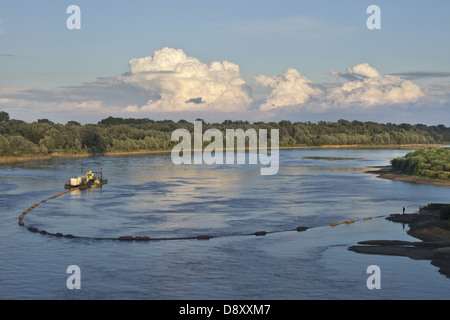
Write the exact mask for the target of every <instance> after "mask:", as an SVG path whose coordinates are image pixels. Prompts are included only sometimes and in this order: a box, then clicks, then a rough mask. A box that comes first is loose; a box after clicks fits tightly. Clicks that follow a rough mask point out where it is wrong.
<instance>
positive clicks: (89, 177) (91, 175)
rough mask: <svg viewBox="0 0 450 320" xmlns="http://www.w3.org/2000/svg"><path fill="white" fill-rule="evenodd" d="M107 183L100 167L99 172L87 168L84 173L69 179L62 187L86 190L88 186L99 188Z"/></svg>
mask: <svg viewBox="0 0 450 320" xmlns="http://www.w3.org/2000/svg"><path fill="white" fill-rule="evenodd" d="M107 183H108V180H107V179H103V172H102V169H101V168H100V172H92V170H89V172H87V173H86V174H84V175H81V176H78V177H76V178H71V179H70V181H67V182H66V184H65V185H64V188H65V189H79V190H86V189H89V188H99V187H101V186H102V185H104V184H107Z"/></svg>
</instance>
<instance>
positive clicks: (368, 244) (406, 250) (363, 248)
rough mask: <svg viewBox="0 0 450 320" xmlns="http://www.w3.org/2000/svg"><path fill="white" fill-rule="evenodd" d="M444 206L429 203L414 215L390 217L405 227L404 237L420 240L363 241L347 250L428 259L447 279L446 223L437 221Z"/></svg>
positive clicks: (449, 244) (449, 226)
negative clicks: (408, 236)
mask: <svg viewBox="0 0 450 320" xmlns="http://www.w3.org/2000/svg"><path fill="white" fill-rule="evenodd" d="M443 205H444V204H429V205H428V206H426V207H423V208H421V209H420V211H419V213H417V214H392V215H390V216H389V217H387V218H386V219H387V220H389V221H393V222H397V223H403V224H407V225H408V226H409V230H408V234H409V235H411V236H412V237H414V238H417V239H419V240H422V241H398V240H365V241H360V242H358V245H355V246H350V247H349V248H348V249H349V250H351V251H355V252H358V253H365V254H382V255H394V256H404V257H409V258H411V259H416V260H430V261H431V264H433V265H434V266H436V267H438V268H439V272H440V273H442V274H444V275H445V276H446V277H448V278H450V222H449V220H441V218H440V211H441V207H442V206H443Z"/></svg>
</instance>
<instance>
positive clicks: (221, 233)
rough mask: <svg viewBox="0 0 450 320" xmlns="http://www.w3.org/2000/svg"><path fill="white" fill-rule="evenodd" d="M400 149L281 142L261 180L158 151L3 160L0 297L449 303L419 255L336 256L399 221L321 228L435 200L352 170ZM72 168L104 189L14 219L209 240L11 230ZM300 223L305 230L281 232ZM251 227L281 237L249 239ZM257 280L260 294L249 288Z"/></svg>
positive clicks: (431, 190)
mask: <svg viewBox="0 0 450 320" xmlns="http://www.w3.org/2000/svg"><path fill="white" fill-rule="evenodd" d="M408 151H410V150H407V149H389V150H370V149H364V150H357V149H352V150H325V149H299V150H295V149H294V150H280V170H279V172H278V174H277V175H274V176H261V175H260V168H259V165H249V164H245V165H181V166H176V165H173V164H172V162H171V158H170V155H169V154H162V155H139V156H114V157H91V158H87V159H55V160H48V161H41V162H31V163H22V164H15V165H3V166H2V167H1V175H0V191H1V192H2V193H1V194H2V195H1V196H0V207H1V208H3V209H2V212H1V213H0V222H1V225H2V226H3V233H2V234H1V235H0V237H1V241H2V243H3V244H6V245H3V246H2V247H1V248H0V252H1V254H2V256H4V257H8V259H3V260H2V261H1V262H0V284H1V288H2V289H1V290H0V298H6V299H11V298H12V299H15V298H36V297H37V295H38V296H39V297H40V298H44V299H46V298H50V299H54V298H56V299H58V298H63V299H72V298H74V299H76V298H84V299H104V298H132V299H141V298H145V299H161V298H162V299H180V298H181V299H202V298H206V299H209V298H212V299H227V298H228V299H253V298H255V299H304V298H306V299H309V298H320V299H334V298H344V299H347V298H350V299H352V298H356V299H359V298H368V299H372V298H373V299H379V298H382V299H390V298H425V299H427V298H432V299H436V298H437V299H440V298H449V297H450V296H449V295H448V292H450V291H449V290H448V289H449V288H450V280H447V279H445V278H443V277H442V276H441V275H440V274H439V273H438V272H437V268H435V267H433V266H431V265H430V264H429V263H427V262H426V261H414V260H411V259H408V258H399V257H380V256H369V255H361V254H357V253H354V252H350V251H348V250H347V247H348V246H350V245H353V244H355V243H356V242H358V241H361V240H368V239H399V240H401V239H410V237H409V236H408V235H407V234H406V231H405V230H402V227H401V225H396V224H393V223H390V222H387V221H385V220H384V219H373V220H370V221H364V222H363V221H359V222H358V223H355V224H351V225H342V226H338V227H329V226H328V224H329V223H330V222H335V221H343V220H346V219H357V220H362V218H364V217H375V216H379V215H387V214H390V213H395V212H400V210H401V208H402V207H403V206H405V207H406V208H407V212H414V211H416V210H418V208H419V207H420V206H422V205H426V204H428V203H430V202H445V201H448V194H449V191H450V189H449V188H446V187H435V186H428V185H418V184H410V183H404V182H398V181H389V180H384V179H378V178H376V177H375V176H374V175H369V174H364V173H363V172H364V171H365V170H367V167H370V166H379V165H387V164H388V163H389V159H392V158H394V157H397V156H402V155H404V154H405V153H406V152H408ZM81 168H86V169H87V168H88V169H92V170H97V169H99V168H103V172H104V176H105V178H107V179H108V181H109V183H108V184H107V185H105V186H103V188H101V189H97V190H87V191H82V192H80V191H76V192H70V193H69V194H67V195H65V196H62V197H59V198H56V199H53V200H50V201H47V202H46V203H45V204H41V205H40V206H39V207H37V208H36V209H34V210H33V211H32V212H31V213H30V214H29V215H27V216H26V218H25V221H26V224H27V225H32V226H35V227H37V228H39V229H45V230H47V231H49V232H61V233H63V234H74V235H77V236H82V237H105V238H108V237H119V236H127V235H131V236H150V237H152V238H166V237H169V238H170V237H172V238H173V237H190V236H197V235H203V234H208V235H211V236H213V238H212V239H211V240H209V241H197V240H184V241H179V240H178V241H155V242H120V241H95V240H89V239H61V238H55V237H50V236H44V235H40V234H35V233H32V232H28V231H27V230H26V229H24V228H20V227H18V226H17V216H18V214H19V213H20V212H22V211H23V210H24V209H26V208H27V207H28V206H29V205H31V204H33V203H36V201H40V200H42V199H47V198H48V197H49V196H51V195H54V194H56V193H58V192H60V191H61V190H62V189H63V185H64V182H65V181H66V180H67V178H69V177H71V176H74V175H76V174H78V173H79V172H80V169H81ZM301 225H304V226H308V227H311V228H312V229H309V230H308V231H306V232H301V233H299V232H292V231H289V232H286V230H292V229H293V228H296V227H297V226H301ZM261 230H265V231H267V232H272V231H274V232H276V231H283V232H277V233H270V234H267V235H266V236H264V237H255V236H248V234H252V233H254V232H256V231H261ZM72 264H77V265H79V266H80V268H81V270H82V275H83V290H81V292H72V291H69V290H68V289H67V288H66V287H65V280H66V276H67V275H66V274H65V268H67V266H69V265H72ZM370 264H378V265H380V267H381V269H382V272H383V278H382V281H383V284H384V286H383V289H382V290H380V291H378V292H373V291H370V290H368V289H367V287H366V286H365V281H366V279H367V277H366V274H365V268H367V266H368V265H370ZM405 268H407V270H408V272H404V269H405ZM396 271H397V272H396ZM18 274H20V275H21V276H20V277H18ZM112 279H114V280H112ZM261 279H264V283H265V285H266V286H268V287H270V288H271V290H270V291H265V290H260V288H259V285H258V284H259V283H261ZM415 286H420V288H421V290H420V292H418V291H417V290H416V291H415V290H413V288H414V287H415Z"/></svg>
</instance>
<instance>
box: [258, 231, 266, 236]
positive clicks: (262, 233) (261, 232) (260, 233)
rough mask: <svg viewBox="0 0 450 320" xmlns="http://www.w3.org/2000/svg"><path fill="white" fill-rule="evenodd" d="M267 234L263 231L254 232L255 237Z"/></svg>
mask: <svg viewBox="0 0 450 320" xmlns="http://www.w3.org/2000/svg"><path fill="white" fill-rule="evenodd" d="M266 234H267V232H265V231H257V232H255V236H265V235H266Z"/></svg>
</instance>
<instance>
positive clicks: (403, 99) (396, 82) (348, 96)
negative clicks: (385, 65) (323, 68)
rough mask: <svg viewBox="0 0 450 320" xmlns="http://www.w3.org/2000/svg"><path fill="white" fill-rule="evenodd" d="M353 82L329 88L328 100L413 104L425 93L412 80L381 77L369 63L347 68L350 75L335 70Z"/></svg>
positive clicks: (361, 104) (370, 105) (371, 104)
mask: <svg viewBox="0 0 450 320" xmlns="http://www.w3.org/2000/svg"><path fill="white" fill-rule="evenodd" d="M332 74H333V75H335V76H339V77H342V78H346V79H349V78H350V79H351V78H352V77H353V80H352V81H349V82H346V83H344V84H342V85H340V86H337V87H335V88H333V89H331V90H330V92H329V93H328V94H327V100H329V101H330V103H333V104H338V105H353V106H359V107H373V106H377V105H393V104H405V103H414V102H416V101H418V100H419V99H420V98H422V97H424V96H425V93H424V92H423V90H422V89H421V88H420V87H419V86H418V85H416V84H414V83H413V82H411V81H409V80H405V79H402V78H400V77H397V76H393V75H386V76H384V77H383V76H381V75H380V74H379V73H378V71H377V70H376V69H375V68H374V67H372V66H370V65H369V64H367V63H362V64H359V65H357V66H354V67H352V68H348V69H347V74H344V75H343V74H340V73H336V72H334V73H332Z"/></svg>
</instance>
